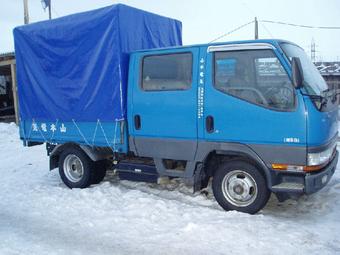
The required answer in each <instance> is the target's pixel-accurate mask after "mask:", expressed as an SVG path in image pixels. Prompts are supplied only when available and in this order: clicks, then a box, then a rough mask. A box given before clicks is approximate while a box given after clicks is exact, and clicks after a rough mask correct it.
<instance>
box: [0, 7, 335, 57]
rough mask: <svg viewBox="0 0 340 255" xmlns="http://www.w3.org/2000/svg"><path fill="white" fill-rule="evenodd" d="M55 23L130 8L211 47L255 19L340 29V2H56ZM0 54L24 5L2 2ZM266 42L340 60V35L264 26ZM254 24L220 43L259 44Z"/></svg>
mask: <svg viewBox="0 0 340 255" xmlns="http://www.w3.org/2000/svg"><path fill="white" fill-rule="evenodd" d="M51 1H52V16H53V18H57V17H61V16H64V15H68V14H71V13H76V12H81V11H85V10H90V9H95V8H99V7H104V6H107V5H110V4H113V3H118V2H119V3H124V4H127V5H131V6H134V7H137V8H140V9H144V10H147V11H150V12H154V13H157V14H160V15H164V16H168V17H173V18H176V19H178V20H181V21H182V22H183V42H184V44H186V45H188V44H196V43H207V42H209V41H211V40H213V39H215V38H216V37H218V36H220V35H222V34H224V33H226V32H228V31H230V30H232V29H234V28H236V27H238V26H240V25H242V24H245V23H247V22H249V21H251V20H253V19H254V17H255V16H257V17H258V19H259V20H274V21H283V22H290V23H297V24H303V25H311V26H339V27H340V0H280V1H278V0H234V1H231V0H224V1H223V0H209V1H208V0H121V1H113V0H111V1H110V0H51ZM28 2H29V15H30V22H36V21H40V20H44V19H47V18H48V13H47V12H44V11H43V9H42V5H41V1H40V0H28ZM0 3H1V7H0V52H7V51H13V36H12V29H13V28H14V27H15V26H18V25H22V24H23V20H24V19H23V0H0ZM259 35H260V38H281V39H286V40H290V41H293V42H295V43H297V44H299V45H300V46H302V47H303V48H304V49H305V50H306V51H307V53H308V54H310V45H311V41H312V39H313V38H314V41H315V43H316V50H317V52H316V56H317V59H318V60H320V59H322V60H324V61H326V60H338V61H340V30H319V29H305V28H295V27H289V26H282V25H275V24H268V23H260V25H259ZM253 37H254V26H253V24H252V25H249V26H247V27H245V28H243V29H242V30H239V31H237V32H235V33H233V34H231V35H230V36H227V37H224V38H223V39H221V40H220V41H230V40H243V39H253Z"/></svg>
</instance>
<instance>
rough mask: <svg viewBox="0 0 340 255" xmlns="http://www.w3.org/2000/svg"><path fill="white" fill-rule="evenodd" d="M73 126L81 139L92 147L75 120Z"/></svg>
mask: <svg viewBox="0 0 340 255" xmlns="http://www.w3.org/2000/svg"><path fill="white" fill-rule="evenodd" d="M72 122H73V124H74V125H75V126H76V128H77V130H78V132H79V134H80V135H81V137H82V138H83V139H84V142H85V143H86V144H87V145H88V146H91V144H90V143H89V142H88V141H87V139H86V137H85V136H84V134H83V133H82V132H81V130H80V128H79V127H78V125H77V123H76V122H75V121H74V119H72Z"/></svg>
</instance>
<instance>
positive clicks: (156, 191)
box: [0, 123, 340, 254]
mask: <svg viewBox="0 0 340 255" xmlns="http://www.w3.org/2000/svg"><path fill="white" fill-rule="evenodd" d="M0 145H1V146H0V174H1V175H0V185H1V186H0V254H340V169H339V171H337V172H336V173H335V175H334V177H333V179H332V180H331V181H330V183H329V184H328V186H327V187H325V188H324V189H323V190H321V191H320V192H319V193H316V194H314V195H312V196H309V197H302V198H301V199H300V200H299V201H292V200H289V201H286V202H285V203H279V202H278V201H277V200H276V198H275V197H272V198H271V200H270V202H269V203H268V205H267V206H266V207H265V209H264V210H262V211H261V212H260V213H258V214H257V215H254V216H250V215H247V214H242V213H238V212H225V211H223V210H222V209H221V208H220V207H219V206H218V205H217V204H216V202H215V201H214V199H213V198H212V195H211V194H209V195H208V196H205V195H202V194H197V195H192V194H191V192H190V189H189V188H187V187H185V186H184V184H183V183H181V182H180V181H174V182H173V183H170V184H167V185H151V184H145V183H133V182H128V181H122V182H119V181H118V180H117V178H116V177H115V176H113V175H112V174H111V175H109V176H107V177H106V179H105V181H104V182H103V183H101V184H99V185H96V186H92V187H91V188H89V189H84V190H70V189H68V188H66V186H65V185H63V184H62V182H61V180H60V178H59V175H58V172H57V171H52V172H49V171H48V157H47V156H46V152H45V148H44V146H35V147H32V148H25V147H23V146H22V145H21V142H20V140H19V139H18V130H17V127H16V126H15V125H14V124H10V125H9V124H1V123H0Z"/></svg>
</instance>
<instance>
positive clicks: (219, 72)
mask: <svg viewBox="0 0 340 255" xmlns="http://www.w3.org/2000/svg"><path fill="white" fill-rule="evenodd" d="M214 66H215V67H214V86H215V88H216V89H217V90H219V91H221V92H223V93H226V94H228V95H231V96H234V97H237V98H240V99H242V100H245V101H248V102H250V103H254V104H257V105H260V106H263V107H268V108H271V109H276V110H283V111H285V110H291V109H293V108H294V104H295V94H294V88H293V86H292V84H291V81H290V79H289V77H288V75H287V73H286V71H285V70H284V69H283V67H282V65H281V63H280V61H279V59H278V58H277V57H276V56H275V54H274V52H273V51H272V50H256V51H255V50H246V51H227V52H215V53H214Z"/></svg>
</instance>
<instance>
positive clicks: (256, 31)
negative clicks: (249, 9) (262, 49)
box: [254, 17, 259, 40]
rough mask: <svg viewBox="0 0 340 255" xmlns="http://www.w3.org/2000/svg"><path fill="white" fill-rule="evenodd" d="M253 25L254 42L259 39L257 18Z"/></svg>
mask: <svg viewBox="0 0 340 255" xmlns="http://www.w3.org/2000/svg"><path fill="white" fill-rule="evenodd" d="M254 23H255V40H257V39H259V23H258V21H257V17H255V20H254Z"/></svg>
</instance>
